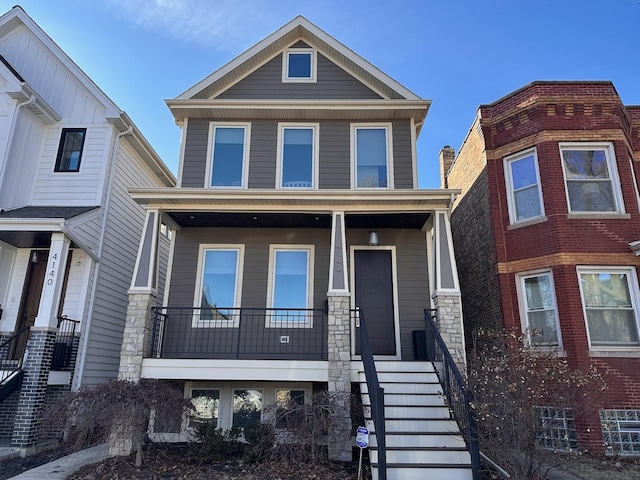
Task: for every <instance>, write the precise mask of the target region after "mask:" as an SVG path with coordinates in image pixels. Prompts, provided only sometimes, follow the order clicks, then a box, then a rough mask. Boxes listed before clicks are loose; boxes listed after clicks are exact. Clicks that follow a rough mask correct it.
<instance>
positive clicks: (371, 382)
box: [355, 308, 387, 480]
mask: <svg viewBox="0 0 640 480" xmlns="http://www.w3.org/2000/svg"><path fill="white" fill-rule="evenodd" d="M355 314H356V326H358V322H359V325H360V358H361V360H362V365H363V366H364V376H365V378H366V380H367V390H368V391H369V400H370V401H371V418H372V419H373V425H374V427H375V429H376V440H377V443H378V446H377V449H378V479H379V480H387V442H386V428H385V421H386V419H385V415H384V388H382V387H380V382H379V381H378V372H377V370H376V364H375V361H374V360H373V350H372V349H371V343H370V341H369V330H368V329H367V322H366V321H365V318H364V312H363V311H362V310H361V309H360V308H356V310H355Z"/></svg>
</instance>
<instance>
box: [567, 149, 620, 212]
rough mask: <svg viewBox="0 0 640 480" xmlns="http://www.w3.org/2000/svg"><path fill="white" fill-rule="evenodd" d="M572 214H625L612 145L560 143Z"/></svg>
mask: <svg viewBox="0 0 640 480" xmlns="http://www.w3.org/2000/svg"><path fill="white" fill-rule="evenodd" d="M560 153H561V156H562V168H563V171H564V178H565V184H566V192H567V201H568V203H569V212H571V213H576V212H577V213H582V212H612V213H624V205H623V203H622V194H621V191H620V183H619V181H618V171H617V168H616V162H615V155H614V152H613V145H612V144H610V143H600V144H591V143H587V144H585V143H561V144H560Z"/></svg>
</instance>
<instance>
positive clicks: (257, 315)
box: [146, 307, 327, 360]
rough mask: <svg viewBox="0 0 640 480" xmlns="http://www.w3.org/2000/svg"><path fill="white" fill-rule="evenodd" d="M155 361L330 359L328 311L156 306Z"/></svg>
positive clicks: (153, 330) (152, 349)
mask: <svg viewBox="0 0 640 480" xmlns="http://www.w3.org/2000/svg"><path fill="white" fill-rule="evenodd" d="M152 311H153V315H154V319H153V328H152V341H151V345H150V348H149V351H148V352H147V355H146V356H148V357H152V358H210V359H215V358H237V359H259V360H270V359H272V360H326V359H327V338H326V335H327V334H326V332H327V312H326V309H300V308H297V309H287V308H244V307H243V308H222V307H220V308H193V307H189V308H176V307H153V308H152Z"/></svg>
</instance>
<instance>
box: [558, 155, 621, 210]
mask: <svg viewBox="0 0 640 480" xmlns="http://www.w3.org/2000/svg"><path fill="white" fill-rule="evenodd" d="M558 148H559V149H560V164H561V165H562V175H563V176H564V190H565V195H566V198H567V211H568V212H569V214H570V215H573V216H575V215H585V216H590V217H592V216H598V215H612V214H624V213H625V208H624V201H623V199H622V189H621V187H620V177H619V176H618V163H617V161H616V156H615V150H614V148H613V143H611V142H559V143H558ZM563 150H604V152H605V157H606V159H607V169H608V170H609V180H610V181H611V190H612V191H613V199H614V202H615V210H613V211H604V212H602V211H586V210H576V211H573V210H571V200H570V198H569V187H568V184H567V171H566V167H565V165H564V156H563V154H562V151H563Z"/></svg>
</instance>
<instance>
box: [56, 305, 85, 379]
mask: <svg viewBox="0 0 640 480" xmlns="http://www.w3.org/2000/svg"><path fill="white" fill-rule="evenodd" d="M78 325H80V321H78V320H72V319H71V318H68V317H67V316H66V315H63V316H61V317H58V333H57V334H56V341H55V343H54V345H53V358H52V359H51V370H70V369H72V368H73V365H72V363H73V362H72V358H73V357H74V353H75V352H77V350H78V337H77V336H76V330H77V328H78Z"/></svg>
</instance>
